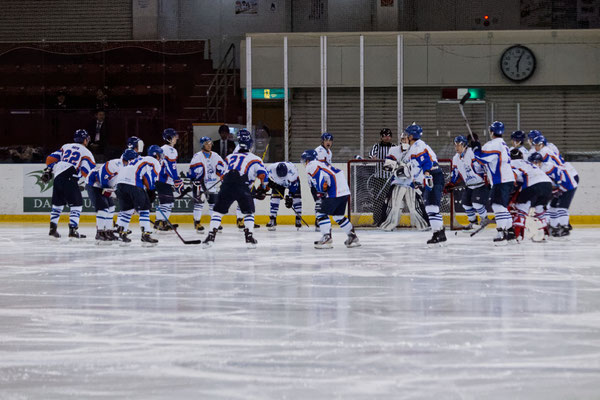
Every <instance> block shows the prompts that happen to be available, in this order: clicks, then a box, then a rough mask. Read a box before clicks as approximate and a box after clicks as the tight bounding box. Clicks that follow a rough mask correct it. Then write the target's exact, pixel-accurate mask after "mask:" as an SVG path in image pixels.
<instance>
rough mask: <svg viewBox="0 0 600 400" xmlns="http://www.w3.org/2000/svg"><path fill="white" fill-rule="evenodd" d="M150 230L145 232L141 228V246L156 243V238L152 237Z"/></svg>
mask: <svg viewBox="0 0 600 400" xmlns="http://www.w3.org/2000/svg"><path fill="white" fill-rule="evenodd" d="M151 233H152V232H146V231H144V230H143V229H142V246H143V247H154V246H156V245H157V244H158V239H154V238H153V237H152V236H150V234H151Z"/></svg>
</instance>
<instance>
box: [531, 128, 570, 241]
mask: <svg viewBox="0 0 600 400" xmlns="http://www.w3.org/2000/svg"><path fill="white" fill-rule="evenodd" d="M545 141H546V139H545V138H544V137H543V136H538V137H536V138H535V139H534V144H535V145H536V148H539V149H540V151H539V152H536V153H533V154H531V155H530V161H531V162H533V163H534V164H536V165H537V166H539V167H540V168H541V169H542V170H543V171H544V172H545V173H546V175H548V176H549V177H550V179H552V181H553V182H554V185H555V186H554V190H553V195H554V199H552V201H551V202H550V208H549V210H548V214H549V217H550V228H551V229H550V235H551V236H553V237H563V236H568V235H569V231H570V229H569V207H570V206H571V201H572V200H573V196H574V195H575V191H576V190H577V186H578V183H577V180H576V179H575V177H573V176H572V175H571V173H569V170H568V169H567V168H566V167H565V166H564V165H560V164H559V161H560V160H558V159H557V158H556V157H552V156H551V155H549V153H551V151H550V150H549V149H548V148H547V147H546V146H544V142H545ZM557 161H558V162H557Z"/></svg>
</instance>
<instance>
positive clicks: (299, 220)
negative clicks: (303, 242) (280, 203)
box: [294, 215, 302, 229]
mask: <svg viewBox="0 0 600 400" xmlns="http://www.w3.org/2000/svg"><path fill="white" fill-rule="evenodd" d="M294 225H295V226H296V228H298V229H300V228H302V218H300V216H299V215H296V222H295V223H294Z"/></svg>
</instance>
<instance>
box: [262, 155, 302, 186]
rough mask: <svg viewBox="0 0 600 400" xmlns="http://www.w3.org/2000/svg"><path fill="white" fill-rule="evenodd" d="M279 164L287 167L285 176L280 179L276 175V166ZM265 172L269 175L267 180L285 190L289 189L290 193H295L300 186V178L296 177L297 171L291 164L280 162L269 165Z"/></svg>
mask: <svg viewBox="0 0 600 400" xmlns="http://www.w3.org/2000/svg"><path fill="white" fill-rule="evenodd" d="M279 164H285V166H286V167H287V171H288V173H287V175H286V176H284V177H280V176H278V175H277V166H278V165H279ZM267 172H268V173H269V179H270V180H272V181H273V182H275V183H276V184H278V185H281V186H283V187H285V188H290V192H292V193H293V192H295V191H296V190H297V189H298V187H299V186H300V177H299V176H298V169H296V166H295V165H294V164H292V163H291V162H287V161H282V162H280V163H274V164H271V165H269V168H267Z"/></svg>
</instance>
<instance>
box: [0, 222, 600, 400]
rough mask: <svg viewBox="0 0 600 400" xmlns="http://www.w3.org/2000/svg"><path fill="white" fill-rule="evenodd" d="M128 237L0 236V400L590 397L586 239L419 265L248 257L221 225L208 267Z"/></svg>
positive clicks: (486, 247)
mask: <svg viewBox="0 0 600 400" xmlns="http://www.w3.org/2000/svg"><path fill="white" fill-rule="evenodd" d="M132 228H133V231H134V233H133V235H132V238H135V240H134V242H133V244H132V245H131V246H128V247H120V246H117V245H110V246H97V245H95V244H94V241H93V240H91V239H88V240H86V241H83V242H77V243H73V242H68V241H67V240H66V239H61V240H60V241H59V242H55V241H50V240H49V239H48V238H47V226H46V225H45V224H43V225H41V224H39V225H36V224H0V251H1V254H2V258H1V260H2V261H1V263H0V264H1V268H0V398H2V399H30V398H31V399H117V398H118V399H166V398H168V399H191V398H195V399H203V398H210V399H461V400H464V399H503V400H505V399H528V400H534V399H540V400H541V399H544V400H548V399H557V400H558V399H579V400H581V399H598V398H599V397H600V268H599V267H600V261H599V259H600V248H599V246H598V239H599V238H600V229H598V228H582V227H576V228H575V230H574V231H573V232H572V236H571V238H570V240H569V241H552V242H549V243H543V244H539V243H522V244H518V245H511V246H507V247H503V248H499V247H493V246H492V245H491V239H492V237H493V235H494V231H493V230H491V229H488V230H486V231H484V232H482V233H481V234H480V235H478V236H476V237H474V238H469V237H468V235H465V234H462V233H458V235H455V234H454V232H451V233H449V235H448V241H449V243H448V246H447V247H445V248H435V249H429V248H427V247H426V246H425V245H424V242H425V241H426V239H428V238H429V236H430V233H428V232H415V231H408V230H407V231H401V232H390V233H387V232H380V231H374V230H371V231H368V230H363V231H360V232H358V233H359V237H360V240H361V242H362V247H360V248H353V249H346V248H345V247H344V245H343V240H344V238H345V237H344V236H345V235H343V233H342V232H341V230H339V228H337V227H336V228H334V232H333V233H334V249H332V250H315V249H314V248H313V245H312V242H313V240H315V239H316V238H317V236H318V234H317V233H315V232H312V231H310V230H308V228H306V229H307V230H306V231H301V232H297V231H296V230H295V229H294V228H292V227H290V226H280V227H278V230H277V231H276V232H268V231H266V230H265V229H264V227H263V228H261V229H258V230H257V232H256V238H257V239H258V241H259V243H258V247H257V248H256V249H254V250H249V249H246V247H245V244H244V243H243V234H242V233H240V232H239V231H238V229H237V228H235V227H234V226H232V225H226V226H225V232H224V233H223V234H221V235H219V236H218V237H217V241H216V243H215V246H214V247H213V248H211V249H202V248H201V246H198V245H189V246H186V245H183V244H182V243H181V242H180V241H179V239H178V238H177V237H176V236H175V235H174V234H172V233H170V234H164V235H160V236H158V237H159V240H160V243H159V245H158V246H157V247H154V248H143V247H141V243H140V242H138V236H139V231H138V230H137V229H138V228H137V225H133V226H132ZM59 229H60V231H61V232H62V233H63V236H66V227H65V224H61V226H60V228H59ZM80 231H81V232H82V233H86V234H88V235H90V236H91V234H92V233H93V232H94V227H93V226H92V225H91V224H83V226H82V228H81V229H80ZM181 234H182V236H184V237H185V238H186V239H197V238H198V237H199V236H200V235H197V234H195V233H194V232H193V231H192V229H191V224H189V225H187V224H186V225H184V226H182V227H181ZM88 237H89V236H88ZM201 237H203V236H201Z"/></svg>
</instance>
